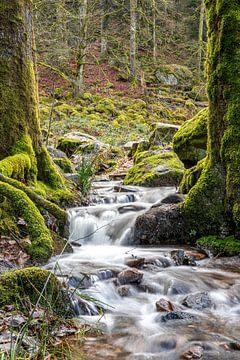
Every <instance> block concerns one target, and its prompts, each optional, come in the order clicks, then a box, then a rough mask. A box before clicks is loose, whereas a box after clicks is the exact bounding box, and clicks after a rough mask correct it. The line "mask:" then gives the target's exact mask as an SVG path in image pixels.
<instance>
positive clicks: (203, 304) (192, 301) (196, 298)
mask: <svg viewBox="0 0 240 360" xmlns="http://www.w3.org/2000/svg"><path fill="white" fill-rule="evenodd" d="M182 305H184V306H186V307H188V308H192V309H194V310H204V309H207V308H210V307H211V306H212V300H211V299H210V297H209V295H208V293H207V292H197V293H195V294H189V295H188V296H187V297H185V299H184V300H183V301H182Z"/></svg>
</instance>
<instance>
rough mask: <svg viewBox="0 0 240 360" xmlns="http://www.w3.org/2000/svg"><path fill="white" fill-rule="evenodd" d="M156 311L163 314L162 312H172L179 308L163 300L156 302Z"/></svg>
mask: <svg viewBox="0 0 240 360" xmlns="http://www.w3.org/2000/svg"><path fill="white" fill-rule="evenodd" d="M156 310H157V311H158V312H162V311H168V312H170V311H174V310H177V306H176V305H174V304H173V303H171V301H169V300H166V299H164V298H162V299H160V300H158V301H157V302H156Z"/></svg>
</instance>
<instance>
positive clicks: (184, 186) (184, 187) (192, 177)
mask: <svg viewBox="0 0 240 360" xmlns="http://www.w3.org/2000/svg"><path fill="white" fill-rule="evenodd" d="M205 161H206V159H205V158H204V159H202V160H200V161H199V162H198V163H197V165H195V166H193V167H191V168H190V169H187V170H186V171H185V173H184V175H183V179H182V181H181V184H180V191H181V193H182V194H187V193H189V191H190V190H191V189H192V187H193V186H194V185H195V184H196V183H197V181H198V179H199V178H200V176H201V174H202V171H203V169H204V166H205Z"/></svg>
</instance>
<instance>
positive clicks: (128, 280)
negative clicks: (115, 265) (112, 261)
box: [118, 269, 143, 285]
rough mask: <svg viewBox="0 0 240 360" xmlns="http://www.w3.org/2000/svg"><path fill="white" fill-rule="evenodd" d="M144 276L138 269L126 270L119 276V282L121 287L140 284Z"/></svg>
mask: <svg viewBox="0 0 240 360" xmlns="http://www.w3.org/2000/svg"><path fill="white" fill-rule="evenodd" d="M142 278H143V274H142V273H141V272H140V271H138V270H136V269H131V270H130V269H126V270H123V271H122V272H120V273H119V274H118V281H119V283H120V284H121V285H125V284H140V282H141V280H142Z"/></svg>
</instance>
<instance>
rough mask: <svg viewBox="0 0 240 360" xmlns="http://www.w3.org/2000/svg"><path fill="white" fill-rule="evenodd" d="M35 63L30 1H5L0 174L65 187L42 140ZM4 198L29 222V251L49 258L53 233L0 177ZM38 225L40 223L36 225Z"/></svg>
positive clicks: (0, 42) (0, 47)
mask: <svg viewBox="0 0 240 360" xmlns="http://www.w3.org/2000/svg"><path fill="white" fill-rule="evenodd" d="M35 64H36V63H35V44H34V34H33V23H32V2H31V1H30V0H21V1H19V0H11V1H9V0H2V1H1V5H0V121H1V122H0V139H1V143H0V174H1V175H3V176H5V177H7V178H13V179H15V180H20V181H23V182H24V183H25V184H30V185H31V186H35V185H36V184H37V180H41V181H43V182H45V183H46V185H47V186H49V188H51V189H56V190H59V189H60V188H61V189H64V181H63V178H62V176H61V175H60V174H59V173H58V171H57V169H56V168H55V166H54V165H53V163H52V160H51V158H50V156H49V154H48V152H47V150H46V148H44V146H43V145H42V141H41V131H40V122H39V114H38V92H37V80H36V65H35ZM5 200H7V201H8V202H9V203H11V204H12V211H15V216H16V217H18V216H22V217H24V219H25V221H26V223H27V225H28V230H29V232H30V238H31V240H32V245H31V246H29V245H28V248H29V253H30V254H31V255H32V256H33V257H34V258H35V259H37V254H38V255H39V260H40V258H41V259H46V258H47V257H49V256H50V255H51V252H52V245H51V244H52V240H51V235H50V232H49V230H48V229H47V228H46V226H45V224H44V219H43V218H42V215H41V214H40V212H39V210H38V209H37V207H36V206H35V204H34V203H33V202H32V200H30V198H29V197H28V196H27V194H26V193H24V192H23V191H22V190H21V189H17V188H15V187H14V186H13V185H12V184H11V185H10V184H7V183H6V182H5V181H2V180H1V179H0V202H1V203H3V202H4V201H5ZM15 205H16V206H15ZM54 209H55V208H54ZM33 217H34V219H33ZM0 220H1V219H0ZM65 220H66V217H65ZM36 223H38V226H35V225H34V224H36ZM33 225H34V226H33ZM34 227H35V229H34Z"/></svg>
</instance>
